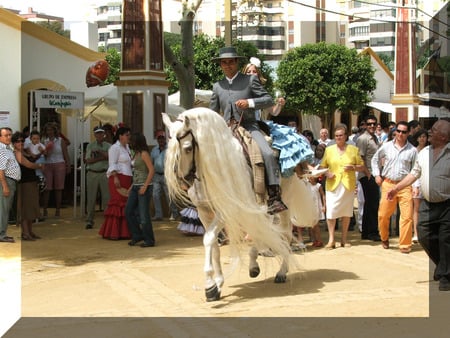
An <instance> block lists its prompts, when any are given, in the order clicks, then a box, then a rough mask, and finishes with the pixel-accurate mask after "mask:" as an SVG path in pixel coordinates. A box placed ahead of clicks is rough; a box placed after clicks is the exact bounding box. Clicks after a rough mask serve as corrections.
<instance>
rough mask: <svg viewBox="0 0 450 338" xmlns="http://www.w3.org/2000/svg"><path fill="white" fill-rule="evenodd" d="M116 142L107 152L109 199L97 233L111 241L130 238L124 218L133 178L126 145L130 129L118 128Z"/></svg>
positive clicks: (128, 148)
mask: <svg viewBox="0 0 450 338" xmlns="http://www.w3.org/2000/svg"><path fill="white" fill-rule="evenodd" d="M116 140H117V141H116V142H115V143H114V144H113V145H112V146H111V147H110V148H109V151H108V162H109V167H108V171H107V172H106V176H108V186H109V193H110V199H109V202H108V206H107V207H106V210H105V213H104V216H105V220H104V222H103V224H102V226H101V228H100V231H99V234H100V235H101V236H102V237H103V238H106V239H113V240H118V239H129V238H131V235H130V232H129V230H128V225H127V220H126V217H125V206H126V204H127V199H128V189H129V188H130V186H131V183H132V178H133V173H132V169H131V159H132V157H133V156H132V154H131V150H130V147H129V145H128V144H129V142H130V128H128V127H120V128H119V129H118V130H117V132H116Z"/></svg>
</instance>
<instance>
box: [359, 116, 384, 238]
mask: <svg viewBox="0 0 450 338" xmlns="http://www.w3.org/2000/svg"><path fill="white" fill-rule="evenodd" d="M376 125H377V118H376V117H375V116H374V115H369V116H367V117H366V120H365V123H364V126H365V131H364V132H363V133H362V134H361V135H360V136H359V137H358V138H357V139H356V146H357V147H358V149H359V153H360V155H361V157H362V159H363V160H364V165H365V166H366V168H367V169H368V171H369V173H371V174H372V175H369V176H367V175H366V174H365V172H358V181H359V183H360V184H361V187H362V190H363V194H364V202H363V203H359V205H358V209H360V208H362V209H363V211H362V223H361V230H362V231H361V239H368V240H371V241H375V242H379V241H380V235H379V234H378V204H379V203H380V188H379V187H378V185H377V183H376V182H375V176H374V175H373V172H372V158H373V155H375V153H376V151H377V150H378V147H379V144H378V139H377V137H376V135H375V128H376ZM360 204H362V205H360ZM359 212H360V211H359ZM360 214H361V212H360Z"/></svg>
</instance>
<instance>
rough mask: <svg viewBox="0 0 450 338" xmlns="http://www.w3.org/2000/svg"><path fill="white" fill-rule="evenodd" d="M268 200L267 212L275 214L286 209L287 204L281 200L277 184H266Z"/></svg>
mask: <svg viewBox="0 0 450 338" xmlns="http://www.w3.org/2000/svg"><path fill="white" fill-rule="evenodd" d="M267 190H268V193H269V201H268V202H267V207H268V209H269V214H271V215H273V214H277V213H279V212H282V211H284V210H287V206H286V205H285V204H284V203H283V201H282V200H281V190H280V186H279V185H269V186H268V189H267Z"/></svg>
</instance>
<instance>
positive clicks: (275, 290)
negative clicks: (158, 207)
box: [0, 209, 450, 337]
mask: <svg viewBox="0 0 450 338" xmlns="http://www.w3.org/2000/svg"><path fill="white" fill-rule="evenodd" d="M96 217H97V221H96V227H95V228H94V229H93V230H85V229H84V222H82V221H81V220H73V219H72V211H71V209H64V212H63V217H62V218H61V219H48V220H47V221H45V222H44V223H41V224H38V225H36V226H35V232H36V233H38V234H39V235H40V236H41V237H42V238H43V239H41V240H38V241H36V242H22V243H20V241H19V239H17V241H18V242H17V243H16V244H3V245H2V246H1V247H0V249H1V250H2V253H3V252H4V253H5V255H2V256H3V258H2V260H1V261H0V263H1V264H0V267H1V272H2V276H7V277H2V279H0V287H2V288H5V287H8V289H9V290H13V289H14V288H13V287H12V286H14V285H16V286H17V285H18V283H19V282H18V281H19V279H18V276H19V274H20V267H19V255H20V251H19V248H20V247H21V259H22V264H21V285H22V290H21V291H22V303H21V311H22V312H21V316H22V317H23V318H22V319H21V320H20V321H19V322H17V323H16V324H15V325H14V326H13V328H12V329H11V330H10V331H9V332H8V333H7V334H6V335H5V337H30V336H33V337H59V336H61V337H62V336H64V337H210V336H212V334H213V333H214V334H216V333H217V334H220V336H224V337H240V336H242V337H253V336H258V337H261V336H263V337H264V336H273V335H277V333H280V332H281V331H278V330H279V329H280V328H281V329H282V330H286V331H283V332H285V333H286V334H287V336H290V334H294V333H295V332H297V333H298V334H300V333H301V332H303V333H304V334H305V335H306V336H314V334H315V333H317V334H318V336H324V335H328V336H334V337H341V336H344V335H346V333H347V334H348V333H349V331H348V330H349V329H350V328H349V327H348V326H349V325H350V323H356V325H357V326H358V325H360V324H362V325H363V328H362V329H364V330H366V331H367V333H368V334H369V333H370V332H373V333H376V332H378V333H379V330H380V325H382V327H383V329H386V328H387V329H391V330H394V331H389V332H397V336H400V337H402V335H401V334H402V333H405V332H410V330H409V328H410V327H411V325H412V323H411V319H410V318H416V320H417V319H420V318H422V324H421V325H419V327H418V329H417V330H419V331H417V330H415V331H414V332H417V333H418V332H421V331H420V330H422V329H424V328H426V325H424V323H427V322H430V320H427V319H426V318H427V317H429V315H430V313H431V314H432V316H431V317H432V319H433V320H436V319H437V318H439V315H434V314H433V306H434V304H438V303H439V304H442V305H443V306H444V307H447V308H448V307H450V293H442V292H438V291H437V282H430V277H429V271H428V270H429V269H428V258H427V257H426V255H425V253H424V252H423V250H422V249H421V248H420V246H419V245H415V246H414V248H413V252H412V253H411V254H409V255H405V254H401V253H399V252H398V249H396V244H397V242H396V239H394V240H393V241H392V242H393V245H392V246H393V249H391V250H383V249H382V248H381V246H380V245H379V243H374V242H370V241H361V240H360V239H359V237H360V236H359V233H358V232H357V231H354V232H352V233H351V243H352V247H351V248H337V249H335V250H326V249H315V248H312V247H310V246H308V249H307V251H306V252H305V253H301V252H296V253H294V255H295V258H296V261H297V265H298V267H299V268H297V269H296V270H294V271H290V273H289V274H288V281H287V283H286V284H274V283H273V277H274V275H275V271H276V270H277V267H278V264H277V260H276V259H274V258H269V257H267V258H266V257H260V259H259V260H260V264H261V270H262V273H261V275H260V276H259V277H257V278H256V279H250V278H249V277H248V272H247V269H246V262H245V261H246V255H245V253H244V254H243V261H244V262H243V264H242V265H241V266H238V267H237V268H235V269H234V271H233V269H232V264H231V261H230V255H229V251H228V250H229V247H228V246H225V247H223V248H222V251H221V253H222V262H223V268H224V273H225V275H226V281H225V285H224V288H223V290H222V299H221V300H220V301H218V302H212V303H207V302H205V296H204V290H203V283H204V278H203V273H202V266H203V247H202V239H201V238H200V237H186V236H184V235H182V234H181V233H179V232H178V231H177V230H176V226H177V224H178V223H177V222H169V221H167V222H156V223H154V228H155V236H156V240H157V246H156V247H154V248H140V247H129V246H128V245H127V241H109V240H104V239H102V238H100V237H99V236H98V234H97V232H98V228H99V224H100V221H101V217H102V216H101V213H97V216H96ZM9 233H10V234H11V235H13V236H14V237H16V238H17V237H18V236H19V234H20V232H19V229H18V228H16V227H10V231H9ZM339 235H340V234H339V232H338V238H339ZM306 238H307V236H306ZM322 238H323V240H324V241H326V238H327V233H326V232H325V231H323V232H322ZM5 274H6V275H5ZM9 295H10V297H9V299H8V302H7V303H6V304H7V309H6V310H5V307H6V306H5V303H4V302H1V303H0V304H1V305H0V307H1V310H2V312H0V313H2V314H3V313H10V312H11V311H10V310H11V309H12V310H14V309H15V308H17V309H18V308H19V305H17V304H18V301H17V294H15V293H14V292H13V291H11V292H9ZM430 297H431V299H432V301H431V305H430V302H429V301H430ZM3 311H5V312H3ZM13 312H14V311H13ZM447 314H448V311H447ZM33 317H46V318H45V319H41V318H33ZM56 317H58V318H56ZM112 317H114V318H112ZM211 317H214V318H211ZM276 317H281V318H276ZM302 317H303V318H302ZM305 317H308V318H305ZM369 317H374V318H369ZM2 318H3V317H2ZM243 318H246V319H245V320H244V319H243ZM338 319H339V320H338ZM416 320H415V321H414V323H416V322H417V321H416ZM424 320H425V322H424ZM271 323H272V324H271ZM402 323H403V324H404V325H402ZM278 325H280V328H278V329H277V327H278ZM405 325H406V326H407V327H405ZM351 326H352V327H353V328H354V324H351ZM274 330H275V331H274ZM269 332H271V334H269ZM319 333H321V334H320V335H319ZM437 334H438V335H437V336H439V333H437ZM367 336H370V335H367ZM410 337H411V336H410Z"/></svg>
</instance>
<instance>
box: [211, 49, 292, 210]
mask: <svg viewBox="0 0 450 338" xmlns="http://www.w3.org/2000/svg"><path fill="white" fill-rule="evenodd" d="M242 58H244V57H242V56H239V55H238V54H237V52H236V49H235V48H234V47H224V48H221V49H220V50H219V56H218V57H215V58H213V61H214V62H217V63H219V64H220V67H221V69H222V71H223V73H224V75H225V78H223V79H222V80H220V81H218V82H216V83H215V84H214V86H213V93H212V96H211V100H210V103H209V108H210V109H212V110H214V111H215V112H217V113H222V114H223V118H224V119H225V121H226V122H227V123H228V125H229V126H233V125H235V124H238V125H240V126H242V127H243V128H245V129H246V130H248V131H249V132H250V134H251V136H252V138H253V139H254V140H255V141H256V143H257V144H258V147H259V148H260V151H261V155H262V157H263V159H264V167H265V173H266V174H265V176H266V183H267V191H268V194H269V200H268V210H269V212H270V213H279V212H281V211H284V210H286V209H287V207H286V205H285V204H284V203H283V201H282V200H281V191H280V169H279V165H278V160H277V158H276V157H275V155H274V152H273V150H272V148H271V146H270V145H269V143H268V142H267V140H266V139H265V137H264V135H263V133H262V132H261V130H260V127H259V124H258V122H257V121H256V118H255V110H257V109H264V108H268V107H271V106H273V104H274V102H273V99H272V97H271V96H270V94H269V93H268V92H267V91H266V90H265V89H264V87H263V86H262V84H261V82H260V81H259V79H258V76H256V75H246V74H242V73H241V72H239V59H242Z"/></svg>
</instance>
